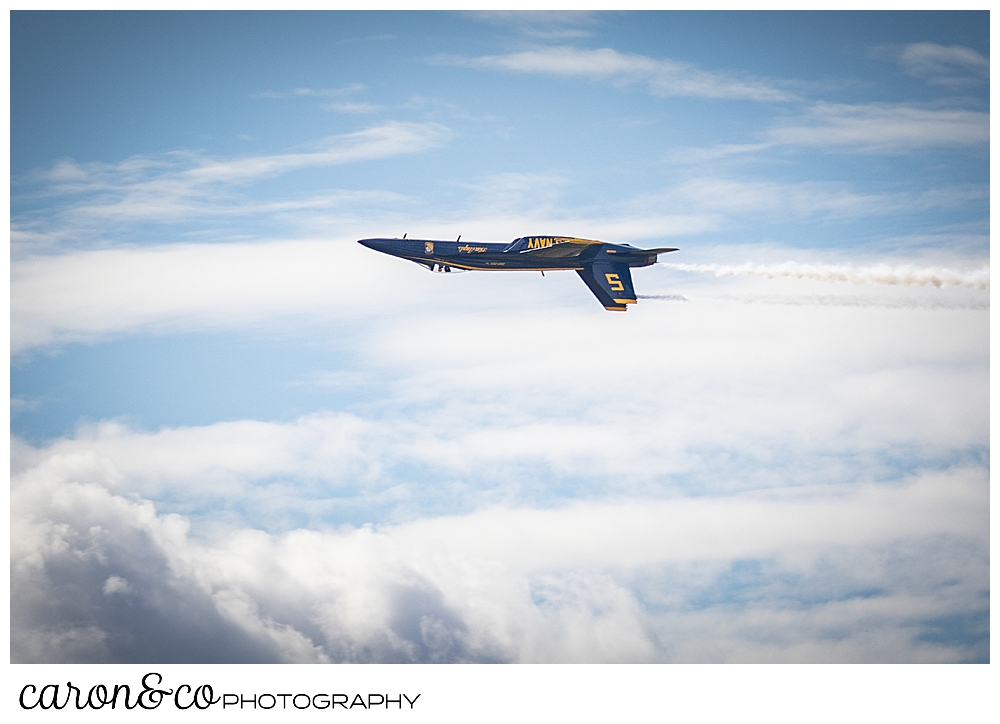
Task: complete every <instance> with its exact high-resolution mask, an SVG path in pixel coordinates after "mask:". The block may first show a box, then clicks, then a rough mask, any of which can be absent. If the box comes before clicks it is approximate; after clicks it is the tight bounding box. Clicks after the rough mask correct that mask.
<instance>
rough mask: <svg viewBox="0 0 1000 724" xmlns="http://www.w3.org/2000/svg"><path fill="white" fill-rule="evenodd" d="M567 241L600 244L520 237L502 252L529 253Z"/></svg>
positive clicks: (569, 237) (586, 240)
mask: <svg viewBox="0 0 1000 724" xmlns="http://www.w3.org/2000/svg"><path fill="white" fill-rule="evenodd" d="M567 241H578V242H584V243H586V244H594V243H600V242H594V241H591V240H590V239H577V238H576V237H573V236H522V237H520V238H519V239H514V241H512V242H510V244H508V245H507V248H505V249H504V251H529V250H531V249H544V248H545V247H548V246H555V245H556V244H565V243H566V242H567Z"/></svg>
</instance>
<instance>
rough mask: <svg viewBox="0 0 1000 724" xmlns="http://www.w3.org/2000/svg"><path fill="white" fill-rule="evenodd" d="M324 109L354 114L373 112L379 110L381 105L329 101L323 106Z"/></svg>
mask: <svg viewBox="0 0 1000 724" xmlns="http://www.w3.org/2000/svg"><path fill="white" fill-rule="evenodd" d="M323 109H324V110H327V111H335V112H337V113H355V114H362V115H363V114H366V113H375V112H377V111H379V110H381V106H376V105H373V104H371V103H330V104H328V105H325V106H323Z"/></svg>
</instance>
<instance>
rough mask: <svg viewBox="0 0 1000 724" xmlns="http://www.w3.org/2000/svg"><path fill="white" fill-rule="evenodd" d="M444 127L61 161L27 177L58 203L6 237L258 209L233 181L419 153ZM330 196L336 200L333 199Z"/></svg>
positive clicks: (19, 239)
mask: <svg viewBox="0 0 1000 724" xmlns="http://www.w3.org/2000/svg"><path fill="white" fill-rule="evenodd" d="M449 133H450V132H449V131H448V129H447V128H445V127H443V126H440V125H438V124H417V123H395V122H393V123H385V124H382V125H379V126H373V127H371V128H367V129H365V130H362V131H357V132H354V133H346V134H341V135H338V136H330V137H328V138H325V139H323V140H322V141H320V142H319V143H317V144H314V145H313V146H312V148H310V149H308V150H305V151H300V152H294V153H282V154H272V155H262V156H244V157H237V158H228V159H217V158H210V157H207V156H205V155H203V154H200V153H193V152H186V151H185V152H180V151H178V152H173V153H168V154H164V155H162V156H158V157H133V158H130V159H127V160H126V161H123V162H121V163H118V164H103V163H86V164H80V163H76V162H75V161H72V160H63V161H60V162H59V163H57V164H56V165H55V166H54V167H53V168H52V169H51V170H49V171H47V172H45V173H41V174H36V175H35V176H34V177H33V178H32V179H31V181H33V182H34V183H37V184H41V185H42V186H41V187H40V193H42V194H44V195H47V196H51V197H55V198H58V199H60V200H61V202H62V203H61V204H60V205H52V206H49V207H48V208H47V209H46V210H45V212H44V214H37V213H32V212H27V213H24V214H22V215H21V216H20V217H18V218H16V219H15V221H14V224H13V233H12V237H13V239H14V241H15V244H19V245H20V246H21V247H27V246H28V245H29V244H32V243H35V244H38V243H39V242H41V243H45V242H48V241H53V240H55V241H67V240H69V241H74V242H76V243H80V241H81V240H84V239H87V238H88V237H89V236H90V235H93V234H95V233H96V234H104V235H107V234H108V232H109V228H115V229H117V228H120V227H121V225H128V224H136V223H142V222H149V221H160V222H167V223H169V222H182V221H190V220H192V219H198V218H204V217H206V216H217V217H223V218H225V217H227V216H233V215H259V214H261V213H267V212H269V211H272V210H273V208H272V206H273V204H268V203H265V204H261V203H255V202H251V201H248V200H247V199H245V198H243V197H241V196H239V195H238V193H237V189H238V188H241V187H244V186H246V185H248V184H250V183H252V182H254V181H258V180H262V179H267V178H273V177H276V176H280V175H283V174H286V173H290V172H292V171H295V170H299V169H305V168H317V167H325V166H338V165H343V164H351V163H360V162H364V161H373V160H378V159H386V158H392V157H396V156H401V155H407V154H414V153H421V152H424V151H427V150H429V149H431V148H434V147H436V146H439V145H440V144H442V143H444V142H445V141H446V140H447V139H448V137H449ZM363 193H364V192H356V191H355V192H343V193H342V194H341V195H340V196H346V197H353V198H354V199H355V200H356V199H357V198H358V194H363ZM371 196H374V197H376V198H377V197H379V196H380V194H378V193H373V194H371ZM381 196H382V197H384V196H385V194H381ZM328 198H329V197H328ZM330 200H331V201H333V202H334V203H337V202H338V199H337V198H333V199H330ZM339 200H340V202H341V203H342V202H343V199H339ZM315 202H316V199H315V198H314V199H311V200H305V202H303V201H301V200H298V201H296V202H293V204H292V205H294V203H299V204H301V203H315Z"/></svg>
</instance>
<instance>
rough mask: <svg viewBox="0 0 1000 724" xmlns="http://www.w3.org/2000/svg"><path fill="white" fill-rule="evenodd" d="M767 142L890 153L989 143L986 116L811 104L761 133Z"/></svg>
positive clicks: (879, 105)
mask: <svg viewBox="0 0 1000 724" xmlns="http://www.w3.org/2000/svg"><path fill="white" fill-rule="evenodd" d="M765 137H766V138H768V139H769V140H770V141H771V142H772V143H775V144H779V145H788V146H811V147H817V148H832V149H836V148H843V149H848V150H855V151H859V152H866V153H894V152H901V151H906V150H909V149H917V148H934V147H954V146H970V145H977V144H982V143H987V142H988V141H989V138H990V117H989V114H988V113H984V112H981V111H972V110H966V109H961V108H954V109H947V108H921V107H919V106H915V105H907V104H892V103H868V104H863V105H849V104H845V103H817V104H815V105H814V106H812V107H811V108H810V109H809V111H808V112H807V113H806V115H805V116H803V117H801V118H792V119H790V120H789V121H788V122H787V123H786V124H783V125H780V126H778V127H776V128H773V129H771V130H770V131H769V132H767V134H766V136H765Z"/></svg>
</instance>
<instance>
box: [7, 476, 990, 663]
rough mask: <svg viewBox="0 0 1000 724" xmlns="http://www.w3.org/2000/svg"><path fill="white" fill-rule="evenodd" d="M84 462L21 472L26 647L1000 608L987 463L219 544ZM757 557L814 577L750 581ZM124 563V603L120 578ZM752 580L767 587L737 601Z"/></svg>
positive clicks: (347, 641) (495, 638) (81, 652)
mask: <svg viewBox="0 0 1000 724" xmlns="http://www.w3.org/2000/svg"><path fill="white" fill-rule="evenodd" d="M79 472H81V473H84V471H83V470H80V471H79ZM84 475H85V476H87V478H90V474H88V473H84ZM74 477H76V476H75V475H73V474H72V473H71V475H70V480H60V479H59V478H58V477H56V478H54V477H51V476H49V475H45V474H37V475H30V476H28V477H22V478H21V479H20V480H19V481H16V482H15V486H14V488H13V491H12V494H13V497H12V534H13V535H12V592H13V598H12V659H13V660H15V661H60V660H62V661H66V660H75V661H106V660H119V661H120V660H130V659H132V658H134V657H136V656H138V655H141V656H143V657H145V658H144V660H147V661H148V660H156V661H219V662H222V661H300V662H322V661H383V662H393V661H426V662H433V661H522V662H530V661H536V662H546V661H552V662H586V661H601V662H614V661H634V662H641V661H741V660H751V661H761V660H775V661H797V660H808V661H897V662H900V661H954V660H963V659H968V658H970V657H976V656H982V655H983V652H982V651H981V647H978V648H977V647H976V645H973V646H971V647H970V646H969V645H968V644H967V643H963V642H962V638H961V635H959V636H957V637H955V636H952V637H950V638H949V637H947V636H946V637H945V638H944V640H941V641H938V642H937V643H935V639H934V638H933V637H930V636H927V632H928V631H930V632H931V633H934V629H933V626H934V625H935V624H934V621H935V620H936V619H940V618H942V617H946V616H951V617H953V618H954V617H959V618H961V617H962V616H966V617H969V616H972V617H973V620H974V618H975V616H976V615H978V614H981V613H982V612H983V611H984V610H985V605H986V604H985V602H984V600H983V599H981V596H982V595H983V593H984V592H985V590H986V586H987V585H988V575H987V571H988V566H987V563H986V548H985V545H986V540H987V539H988V516H987V512H986V499H987V494H988V493H987V481H986V477H985V475H984V474H982V473H981V472H979V471H960V470H956V471H953V472H952V473H949V474H943V475H942V474H928V475H922V476H917V477H914V478H912V479H910V480H907V481H905V482H903V483H902V484H899V485H895V486H891V487H884V486H861V487H859V488H856V489H854V490H852V491H851V492H846V493H845V492H844V491H840V490H831V491H823V490H812V491H808V493H806V494H797V495H791V496H777V497H758V496H749V497H747V496H735V497H722V498H703V499H698V500H690V499H689V500H676V501H670V500H667V501H659V502H648V501H634V502H633V501H623V502H620V503H616V504H606V503H602V504H582V505H575V506H572V507H568V508H559V509H550V510H523V509H513V510H511V509H488V510H483V511H480V512H477V513H473V514H470V515H464V516H458V517H450V518H440V519H430V520H421V521H417V522H414V523H410V524H405V525H400V526H392V527H385V528H381V529H378V530H374V529H372V528H370V527H364V528H360V529H353V530H341V531H338V532H334V531H317V530H294V531H290V532H288V533H285V534H282V535H268V534H265V533H263V532H261V531H257V530H251V529H243V530H233V531H231V532H229V533H228V534H226V535H222V536H216V537H215V539H214V540H213V541H211V542H209V541H198V540H196V539H193V538H191V537H190V536H188V535H187V533H186V527H185V524H184V521H183V519H181V518H179V517H177V516H163V515H158V514H157V513H156V512H155V510H154V509H153V508H152V506H151V505H149V504H148V503H146V502H143V501H141V500H138V501H128V500H126V499H125V498H123V497H119V496H115V495H112V494H110V493H109V492H108V491H107V490H106V489H105V488H104V487H103V486H102V485H101V483H100V480H99V479H97V480H95V479H92V478H91V481H90V482H83V481H80V482H76V481H73V480H72V479H73V478H74ZM901 551H904V553H903V555H901ZM932 551H933V552H932ZM741 561H742V562H752V561H760V563H754V564H753V566H757V567H762V568H763V569H764V571H763V572H764V573H765V574H766V580H768V581H780V580H783V579H784V580H786V581H787V580H796V581H797V584H796V585H794V586H792V588H791V589H789V588H788V587H787V586H786V585H781V584H778V587H777V588H776V589H775V588H774V584H771V586H770V587H768V586H763V587H762V586H761V582H759V581H757V582H754V581H748V582H744V583H741V584H739V585H737V587H736V588H735V589H733V588H732V586H731V584H730V583H727V581H728V579H729V578H730V577H732V576H733V575H739V571H740V570H741V567H745V566H746V565H747V564H746V563H740V562H741ZM862 563H863V565H860V564H862ZM753 566H751V568H753ZM639 573H642V574H643V575H642V576H640V577H638V578H637V577H636V574H639ZM126 578H127V579H128V581H129V585H130V586H131V591H130V592H129V595H128V602H127V603H126V602H125V601H124V599H122V603H121V604H117V607H116V605H113V603H114V601H116V600H118V599H119V598H121V597H120V596H108V595H107V593H106V589H107V583H106V582H107V581H108V580H117V579H122V580H124V579H126ZM640 581H641V582H640ZM748 584H749V585H750V586H751V588H750V589H748V587H747V586H748ZM796 589H798V595H797V596H796V594H795V593H794V591H795V590H796ZM810 589H815V590H810ZM824 589H825V590H824ZM734 591H735V592H736V595H743V594H744V593H749V594H750V596H751V600H749V601H743V602H741V605H739V606H738V608H737V609H736V610H735V611H731V610H730V609H731V608H732V603H729V602H728V601H729V600H731V597H732V595H733V593H734ZM718 596H721V597H722V598H721V599H719V600H716V597H718ZM803 596H804V598H803ZM810 599H813V600H810ZM123 606H130V607H131V614H130V615H129V614H128V611H129V609H128V608H123ZM123 613H124V615H123ZM831 629H832V630H839V631H842V632H843V633H840V634H838V635H833V636H831ZM206 632H211V637H210V638H209V639H208V640H206V641H199V640H198V636H204V635H205V633H206ZM67 642H75V643H73V645H67Z"/></svg>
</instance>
